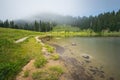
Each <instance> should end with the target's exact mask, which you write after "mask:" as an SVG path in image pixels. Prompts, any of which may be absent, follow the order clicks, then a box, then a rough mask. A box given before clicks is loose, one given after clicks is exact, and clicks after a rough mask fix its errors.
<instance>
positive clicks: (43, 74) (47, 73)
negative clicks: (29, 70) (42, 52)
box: [32, 66, 64, 80]
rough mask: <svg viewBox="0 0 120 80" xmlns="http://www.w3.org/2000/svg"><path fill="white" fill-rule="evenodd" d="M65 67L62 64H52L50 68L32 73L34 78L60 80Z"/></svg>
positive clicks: (35, 79)
mask: <svg viewBox="0 0 120 80" xmlns="http://www.w3.org/2000/svg"><path fill="white" fill-rule="evenodd" d="M63 72H64V71H63V68H62V67H60V66H51V67H49V69H48V70H40V71H37V72H34V73H33V74H32V78H33V80H59V77H60V76H61V74H63Z"/></svg>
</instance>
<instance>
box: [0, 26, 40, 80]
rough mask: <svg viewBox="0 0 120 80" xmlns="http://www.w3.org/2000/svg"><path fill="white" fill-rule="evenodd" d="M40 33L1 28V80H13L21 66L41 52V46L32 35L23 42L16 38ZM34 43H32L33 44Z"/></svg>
mask: <svg viewBox="0 0 120 80" xmlns="http://www.w3.org/2000/svg"><path fill="white" fill-rule="evenodd" d="M38 34H40V33H36V32H34V33H33V32H31V31H25V30H15V29H6V28H0V80H13V79H14V78H15V75H16V74H17V73H18V72H19V71H20V70H21V68H22V67H23V66H24V65H25V64H26V63H27V62H28V61H29V60H30V59H31V58H32V57H34V55H38V53H40V52H41V50H40V49H41V46H40V45H38V44H36V43H35V39H33V38H32V37H30V38H29V40H26V41H25V42H22V43H18V44H16V43H14V41H15V40H17V39H19V38H22V37H25V36H30V35H38ZM31 44H32V45H31Z"/></svg>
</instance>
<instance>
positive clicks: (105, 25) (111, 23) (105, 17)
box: [0, 10, 120, 32]
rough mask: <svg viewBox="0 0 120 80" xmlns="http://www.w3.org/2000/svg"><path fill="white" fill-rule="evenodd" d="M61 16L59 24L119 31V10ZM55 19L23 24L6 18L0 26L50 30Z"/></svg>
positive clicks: (96, 29) (98, 30)
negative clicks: (96, 14) (92, 14)
mask: <svg viewBox="0 0 120 80" xmlns="http://www.w3.org/2000/svg"><path fill="white" fill-rule="evenodd" d="M58 18H59V16H58ZM62 18H63V20H62V22H61V23H60V24H64V25H65V24H66V25H71V26H76V27H78V28H80V29H81V30H84V29H91V30H93V31H95V32H102V31H120V10H118V11H117V12H115V11H112V12H106V13H101V14H99V15H98V16H89V17H86V16H84V17H79V16H78V17H72V16H64V17H62ZM64 19H65V20H64ZM57 20H58V19H57ZM57 20H56V22H52V21H49V22H45V21H44V22H43V21H41V20H37V21H36V20H35V21H34V22H28V23H25V24H18V23H17V24H15V22H14V21H8V20H6V21H0V27H6V28H15V29H25V30H33V31H40V32H47V31H51V30H52V29H53V28H54V27H55V26H56V25H57V24H58V25H59V22H57ZM60 20H61V19H60ZM50 22H51V23H50Z"/></svg>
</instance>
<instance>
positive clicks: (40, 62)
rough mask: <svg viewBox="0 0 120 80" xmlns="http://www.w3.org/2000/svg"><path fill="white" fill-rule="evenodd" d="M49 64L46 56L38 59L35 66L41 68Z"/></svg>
mask: <svg viewBox="0 0 120 80" xmlns="http://www.w3.org/2000/svg"><path fill="white" fill-rule="evenodd" d="M46 63H47V59H46V58H45V57H44V56H39V57H36V59H35V62H34V65H35V67H36V68H41V67H43V66H44V65H45V64H46Z"/></svg>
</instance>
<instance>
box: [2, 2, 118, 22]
mask: <svg viewBox="0 0 120 80" xmlns="http://www.w3.org/2000/svg"><path fill="white" fill-rule="evenodd" d="M119 9H120V0H0V19H1V20H5V19H20V18H25V17H29V16H32V15H35V14H38V13H41V12H52V13H58V14H62V15H72V16H89V15H97V14H99V13H103V12H108V11H113V10H115V11H117V10H119Z"/></svg>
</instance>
